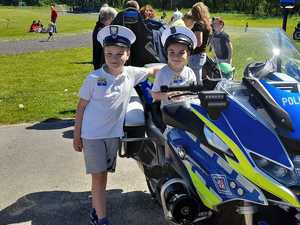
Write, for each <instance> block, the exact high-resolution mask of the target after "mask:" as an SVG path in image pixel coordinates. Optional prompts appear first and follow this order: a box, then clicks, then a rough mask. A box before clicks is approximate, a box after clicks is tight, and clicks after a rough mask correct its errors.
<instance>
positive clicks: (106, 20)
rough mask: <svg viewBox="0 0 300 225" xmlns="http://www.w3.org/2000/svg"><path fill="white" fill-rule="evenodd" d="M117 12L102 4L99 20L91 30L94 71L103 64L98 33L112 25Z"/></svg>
mask: <svg viewBox="0 0 300 225" xmlns="http://www.w3.org/2000/svg"><path fill="white" fill-rule="evenodd" d="M116 15H117V11H116V10H115V9H114V8H112V7H109V6H108V5H107V4H104V5H103V6H102V7H101V8H100V11H99V18H98V21H97V23H96V26H95V28H94V30H93V65H94V70H97V69H99V68H101V66H102V63H103V62H104V54H103V49H102V46H101V44H100V43H99V41H97V34H98V32H99V31H100V30H101V29H102V28H103V27H105V26H108V25H110V24H111V23H112V21H113V19H114V18H115V17H116Z"/></svg>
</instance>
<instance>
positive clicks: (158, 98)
mask: <svg viewBox="0 0 300 225" xmlns="http://www.w3.org/2000/svg"><path fill="white" fill-rule="evenodd" d="M151 95H152V97H153V99H154V100H156V101H161V100H168V95H167V93H163V92H151Z"/></svg>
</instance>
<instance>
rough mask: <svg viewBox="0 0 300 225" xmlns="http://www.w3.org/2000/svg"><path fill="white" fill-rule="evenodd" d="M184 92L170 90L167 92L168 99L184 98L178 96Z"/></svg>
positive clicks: (178, 99) (177, 99)
mask: <svg viewBox="0 0 300 225" xmlns="http://www.w3.org/2000/svg"><path fill="white" fill-rule="evenodd" d="M183 93H184V92H183V91H172V92H169V93H168V94H167V95H168V99H169V100H174V101H180V100H182V97H183V96H177V95H181V94H183ZM176 96H177V97H176Z"/></svg>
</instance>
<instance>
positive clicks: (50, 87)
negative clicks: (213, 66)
mask: <svg viewBox="0 0 300 225" xmlns="http://www.w3.org/2000/svg"><path fill="white" fill-rule="evenodd" d="M49 14H50V10H49V8H46V7H42V8H37V7H36V8H15V7H0V15H1V18H0V40H1V39H2V40H3V39H28V38H31V39H32V38H39V37H40V36H41V34H33V33H28V32H27V29H28V28H29V25H30V24H31V22H32V20H33V19H40V20H42V22H43V23H44V24H46V22H47V21H48V20H49ZM160 14H161V12H158V15H160ZM170 15H171V12H168V17H170ZM212 16H222V17H223V18H224V20H225V23H226V25H225V26H227V29H228V30H227V32H228V33H229V34H230V36H231V39H232V42H233V46H234V54H233V64H234V66H235V67H236V78H241V77H242V74H243V69H244V67H245V65H246V64H247V63H250V62H252V61H254V60H263V59H264V58H263V57H262V55H260V52H259V49H257V48H256V46H257V45H256V44H257V43H256V39H255V38H254V39H251V38H252V37H251V35H250V36H249V35H248V33H245V32H243V29H244V26H245V23H246V21H247V22H248V23H249V31H250V30H251V29H252V28H253V27H281V22H282V20H281V18H260V19H256V18H253V17H249V16H247V15H238V14H214V15H212ZM96 20H97V15H95V14H94V15H88V14H83V15H60V17H59V19H58V30H59V34H60V35H62V34H70V33H80V32H85V31H91V30H92V29H93V26H94V24H95V21H96ZM297 20H298V19H297V18H296V17H293V18H289V22H288V32H289V34H290V35H291V33H292V32H293V31H294V27H295V26H296V24H297V22H298V21H297ZM240 31H242V32H240ZM0 44H1V43H0ZM297 45H298V46H299V44H298V43H297ZM91 54H92V53H91V49H90V48H77V49H67V50H61V51H49V52H35V53H27V54H19V55H13V56H11V55H10V56H6V55H0V68H1V70H0V90H1V91H0V124H14V123H20V122H33V121H42V120H45V119H48V118H69V117H73V116H74V109H75V107H76V103H77V100H78V97H77V93H78V89H79V87H80V85H81V84H82V81H83V79H84V78H85V77H86V75H87V74H88V72H89V71H91V70H92V65H91V64H90V61H91V57H92V56H91ZM23 106H24V107H23Z"/></svg>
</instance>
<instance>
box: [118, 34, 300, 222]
mask: <svg viewBox="0 0 300 225" xmlns="http://www.w3.org/2000/svg"><path fill="white" fill-rule="evenodd" d="M232 36H233V39H235V41H236V42H234V43H237V46H238V44H241V45H243V47H244V52H247V54H241V57H240V60H241V62H242V63H243V65H246V67H245V68H243V69H242V66H240V67H239V68H238V67H237V68H236V75H235V76H240V78H242V79H241V80H234V79H228V77H230V76H228V75H227V76H226V77H227V78H226V79H224V78H222V77H223V75H222V71H220V74H221V78H215V77H217V76H215V77H214V75H215V74H213V75H212V76H211V77H214V78H211V77H207V78H206V79H205V80H204V81H203V82H204V85H203V86H199V85H191V86H184V87H182V86H181V87H161V89H162V91H165V92H168V91H181V92H182V94H181V95H182V96H192V98H189V99H188V100H185V101H181V102H174V103H172V104H169V105H167V106H164V107H163V108H162V110H160V108H159V106H157V105H156V103H152V99H151V96H150V95H149V85H148V82H149V81H147V83H146V84H145V83H142V84H139V85H138V86H137V87H136V90H137V93H138V94H137V95H136V96H135V97H133V98H132V100H131V103H130V104H129V109H128V116H127V117H126V122H125V131H126V137H125V138H124V139H123V143H124V148H123V149H122V150H120V152H119V155H120V156H121V157H131V158H134V159H135V160H136V161H137V163H138V165H139V166H140V168H141V169H142V171H143V173H144V174H145V178H146V182H147V185H148V188H149V191H150V193H151V195H152V196H153V198H154V199H156V200H157V202H158V203H159V204H160V205H161V207H162V209H163V212H164V215H165V218H166V221H167V222H168V223H170V224H184V225H187V224H210V225H214V224H215V225H221V224H230V225H238V224H239V225H240V224H242V225H277V224H278V225H279V224H280V225H283V224H284V225H285V224H287V225H294V224H295V225H296V224H300V196H299V195H300V151H299V150H300V147H299V146H300V116H299V115H300V93H299V92H300V85H299V80H297V79H296V78H295V77H296V75H297V76H299V75H300V74H296V73H297V70H294V71H293V73H291V72H290V70H289V63H290V62H291V60H292V62H293V63H294V64H295V65H296V66H298V68H300V63H299V62H300V61H299V60H300V53H299V50H298V49H297V47H295V46H294V45H293V44H292V43H291V41H290V40H289V39H288V37H287V36H286V35H285V33H283V32H282V31H281V30H279V29H253V30H252V31H251V32H249V33H247V35H244V34H240V33H238V31H237V32H236V33H235V32H232ZM254 40H255V43H254ZM237 51H238V50H237ZM237 54H238V53H237ZM211 71H212V70H211ZM232 76H233V75H232ZM207 87H208V88H207ZM160 115H162V117H161V116H160ZM166 125H167V126H170V127H171V129H168V131H167V132H165V134H163V132H164V128H165V126H166ZM165 151H167V152H168V155H169V156H170V159H169V160H166V159H165V155H166V153H165Z"/></svg>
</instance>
